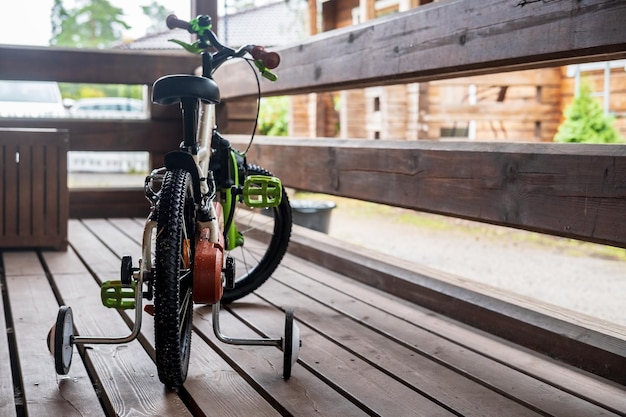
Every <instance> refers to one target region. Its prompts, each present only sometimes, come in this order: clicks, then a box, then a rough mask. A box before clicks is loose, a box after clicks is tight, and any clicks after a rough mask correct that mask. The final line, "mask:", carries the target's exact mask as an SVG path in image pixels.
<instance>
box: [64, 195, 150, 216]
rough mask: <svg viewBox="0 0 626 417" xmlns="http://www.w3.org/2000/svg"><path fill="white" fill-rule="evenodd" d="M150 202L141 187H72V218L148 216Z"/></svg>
mask: <svg viewBox="0 0 626 417" xmlns="http://www.w3.org/2000/svg"><path fill="white" fill-rule="evenodd" d="M149 212H150V203H149V202H148V200H146V197H145V195H144V192H143V189H141V188H89V189H87V188H71V189H70V218H72V219H85V218H112V217H140V218H143V217H146V216H147V215H148V213H149Z"/></svg>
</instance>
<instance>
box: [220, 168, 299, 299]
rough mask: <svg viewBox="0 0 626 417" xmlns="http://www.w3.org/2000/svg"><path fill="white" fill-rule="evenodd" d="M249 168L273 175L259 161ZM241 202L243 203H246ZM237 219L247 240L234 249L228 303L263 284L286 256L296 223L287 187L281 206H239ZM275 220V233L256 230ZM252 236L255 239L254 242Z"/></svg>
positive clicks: (255, 173)
mask: <svg viewBox="0 0 626 417" xmlns="http://www.w3.org/2000/svg"><path fill="white" fill-rule="evenodd" d="M247 168H248V175H265V176H273V175H272V173H271V172H269V171H268V170H266V169H264V168H261V167H260V166H258V165H248V167H247ZM237 204H238V205H241V206H243V203H237ZM262 212H263V213H262ZM253 218H256V221H253ZM259 219H261V220H260V221H259ZM235 221H236V223H237V227H238V230H239V231H240V232H241V233H242V234H243V235H244V238H245V240H244V244H243V246H242V247H238V248H236V249H234V250H232V251H231V252H230V255H231V256H233V257H234V258H235V261H236V262H235V265H236V276H235V287H234V288H233V289H225V290H224V295H223V297H222V303H224V304H227V303H230V302H233V301H235V300H238V299H240V298H242V297H244V296H246V295H248V294H250V293H251V292H253V291H254V290H256V289H257V288H259V287H260V286H261V285H263V283H264V282H265V281H267V279H268V278H269V277H270V276H271V275H272V273H273V272H274V271H275V270H276V268H277V267H278V265H279V264H280V261H281V260H282V259H283V256H284V255H285V252H286V251H287V246H288V245H289V239H290V237H291V224H292V216H291V206H290V205H289V199H288V197H287V194H286V193H285V189H284V188H283V190H282V199H281V202H280V204H279V205H278V206H277V207H273V208H271V209H263V210H261V209H254V210H251V209H249V208H247V207H245V208H244V207H241V208H237V209H236V213H235ZM271 222H273V227H270V228H271V236H269V237H267V236H266V234H264V233H255V232H257V231H258V229H257V226H258V225H259V223H261V224H262V226H267V224H268V223H271ZM264 235H265V237H263V236H264ZM248 238H254V239H255V240H254V242H252V241H251V240H250V239H248ZM257 238H260V240H257Z"/></svg>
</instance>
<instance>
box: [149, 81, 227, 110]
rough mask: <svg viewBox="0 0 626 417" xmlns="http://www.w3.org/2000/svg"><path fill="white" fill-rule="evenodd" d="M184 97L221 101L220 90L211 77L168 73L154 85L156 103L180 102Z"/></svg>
mask: <svg viewBox="0 0 626 417" xmlns="http://www.w3.org/2000/svg"><path fill="white" fill-rule="evenodd" d="M183 98H197V99H199V100H202V101H203V102H205V103H211V104H217V103H219V102H220V90H219V87H218V86H217V83H216V82H215V81H213V80H212V79H210V78H205V77H198V76H196V75H186V74H182V75H166V76H164V77H161V78H159V79H158V80H156V81H155V82H154V85H153V86H152V102H153V103H156V104H164V105H168V104H178V103H180V101H181V100H182V99H183Z"/></svg>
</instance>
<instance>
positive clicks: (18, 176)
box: [0, 129, 69, 250]
mask: <svg viewBox="0 0 626 417" xmlns="http://www.w3.org/2000/svg"><path fill="white" fill-rule="evenodd" d="M68 149H69V136H68V133H67V131H60V130H54V129H0V170H1V172H0V177H2V181H1V182H0V195H1V196H2V201H1V202H0V212H1V213H2V214H1V219H0V248H19V247H42V248H55V249H58V250H65V248H66V246H67V219H68V212H69V198H68V190H67V151H68Z"/></svg>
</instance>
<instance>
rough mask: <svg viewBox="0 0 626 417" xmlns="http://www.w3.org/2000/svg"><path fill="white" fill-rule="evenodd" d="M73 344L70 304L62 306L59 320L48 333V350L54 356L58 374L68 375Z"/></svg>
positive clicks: (58, 315) (58, 316)
mask: <svg viewBox="0 0 626 417" xmlns="http://www.w3.org/2000/svg"><path fill="white" fill-rule="evenodd" d="M73 346H74V322H73V320H72V309H71V308H70V307H68V306H61V307H59V313H58V314H57V322H56V324H55V325H54V326H53V327H52V329H50V333H48V350H49V351H50V353H52V356H54V367H55V369H56V372H57V374H59V375H67V373H68V372H69V371H70V366H71V365H72V350H73Z"/></svg>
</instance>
